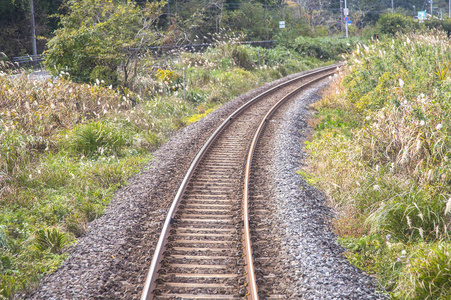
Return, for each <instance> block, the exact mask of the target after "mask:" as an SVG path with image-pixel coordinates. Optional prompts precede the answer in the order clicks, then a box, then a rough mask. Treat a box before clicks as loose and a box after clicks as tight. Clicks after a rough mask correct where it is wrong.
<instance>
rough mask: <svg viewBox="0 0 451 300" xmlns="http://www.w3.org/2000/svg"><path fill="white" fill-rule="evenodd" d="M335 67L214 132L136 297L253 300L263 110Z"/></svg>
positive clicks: (269, 97)
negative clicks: (253, 190) (253, 189)
mask: <svg viewBox="0 0 451 300" xmlns="http://www.w3.org/2000/svg"><path fill="white" fill-rule="evenodd" d="M338 66H339V65H333V66H328V67H324V68H319V69H315V70H312V71H311V72H309V73H307V74H303V75H302V76H299V77H297V78H295V79H292V80H290V81H288V82H285V83H283V84H280V85H278V86H276V87H274V88H272V89H270V90H268V91H266V92H265V93H262V94H260V95H259V96H257V97H255V98H253V99H251V100H250V101H249V102H247V103H246V104H244V105H243V106H242V107H241V108H239V109H238V110H237V111H235V112H234V113H233V114H232V115H230V116H229V117H228V118H227V119H226V120H225V121H224V122H223V123H222V125H221V126H220V127H219V128H218V129H217V130H216V131H215V133H214V134H213V135H212V136H211V137H210V139H209V140H208V141H207V142H206V143H205V145H204V147H203V148H202V149H201V151H200V152H199V153H198V155H197V156H196V158H195V159H194V160H193V162H192V164H191V166H190V168H189V170H188V172H187V174H186V176H185V178H184V180H183V182H182V184H181V186H180V188H179V190H178V192H177V195H176V197H175V199H174V201H173V204H172V206H171V209H170V211H169V213H168V216H167V218H166V222H165V224H164V227H163V230H162V233H161V236H160V239H159V241H158V245H157V248H156V250H155V253H154V256H153V259H152V264H151V267H150V269H149V273H148V276H147V279H146V283H145V286H144V290H143V293H142V297H141V299H143V300H144V299H146V300H147V299H177V298H183V299H235V298H243V297H248V298H249V299H258V298H259V295H258V288H257V279H258V278H257V277H258V274H255V271H254V267H253V260H254V259H253V255H252V242H251V236H250V225H249V218H250V217H249V215H248V204H247V202H248V200H247V198H248V189H249V177H250V170H251V163H252V156H253V154H252V153H253V152H254V149H255V145H256V143H257V142H258V137H259V136H260V134H261V131H262V130H263V128H264V126H265V123H266V121H267V120H268V119H269V116H270V114H272V113H271V112H268V111H275V110H276V109H277V107H278V106H279V105H280V104H281V103H283V101H285V100H286V99H288V98H289V97H290V96H291V95H292V94H295V93H296V92H297V91H298V90H300V89H301V88H302V87H304V86H306V85H308V84H310V83H312V82H315V81H318V80H320V79H322V78H325V77H327V76H329V75H331V74H333V73H334V72H335V69H336V68H337V67H338ZM281 99H282V100H281ZM257 104H258V105H257ZM257 128H260V129H257ZM251 141H253V142H251ZM249 148H250V152H249V151H248V150H249ZM245 161H247V164H246V165H247V166H246V167H245V166H244V162H245ZM243 178H244V179H245V180H244V181H243ZM242 200H243V201H242ZM269 298H274V299H277V298H279V297H278V295H277V294H274V295H269Z"/></svg>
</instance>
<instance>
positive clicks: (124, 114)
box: [0, 44, 330, 299]
mask: <svg viewBox="0 0 451 300" xmlns="http://www.w3.org/2000/svg"><path fill="white" fill-rule="evenodd" d="M328 63H330V62H327V61H324V60H319V59H316V58H308V59H305V58H303V57H302V56H301V55H300V54H298V53H296V52H294V51H291V50H288V49H284V48H275V49H262V48H253V47H250V46H243V45H237V44H235V45H231V44H218V45H217V46H216V47H214V48H209V49H208V50H207V51H205V52H203V53H185V52H182V53H178V56H177V57H176V59H174V56H171V57H163V58H160V59H156V58H154V57H152V56H150V55H147V56H146V55H143V58H142V60H140V62H139V64H138V67H137V75H136V78H135V79H136V80H135V81H134V83H133V85H132V86H129V87H128V88H125V87H121V86H119V87H117V88H113V87H111V86H106V85H105V84H104V83H102V82H101V81H98V80H96V82H95V83H92V84H77V83H73V82H71V80H70V74H68V73H67V72H66V71H62V72H61V74H60V77H59V78H58V79H55V80H53V79H52V80H51V79H48V80H44V81H32V80H29V79H26V78H24V79H20V80H18V79H15V78H14V77H9V76H5V75H6V74H4V73H3V74H0V140H1V141H2V142H1V143H0V299H3V298H5V299H12V298H13V297H14V294H15V293H16V292H17V291H26V290H28V289H32V288H33V287H34V286H35V285H36V284H37V283H38V282H39V279H40V278H41V277H42V276H43V275H44V274H47V273H49V272H52V271H53V270H55V269H56V268H57V267H58V266H59V265H60V264H61V262H62V261H63V260H64V259H65V258H66V254H65V250H66V249H67V247H68V245H71V244H73V243H76V242H77V238H79V237H81V236H83V235H84V234H85V233H86V230H87V224H88V222H90V221H92V220H94V219H95V218H98V217H99V216H100V215H102V213H103V211H104V210H105V207H106V205H107V204H108V203H109V201H110V200H111V198H112V197H113V195H114V193H115V191H116V190H117V189H118V188H120V187H121V186H124V185H125V184H127V179H128V178H129V177H130V176H131V175H132V174H134V173H136V172H139V170H140V169H141V168H142V167H143V166H144V165H145V164H146V163H147V162H149V160H151V159H152V151H153V150H154V149H156V148H157V147H159V146H160V145H161V144H162V143H163V142H164V141H165V140H166V139H167V138H168V137H169V136H171V135H172V134H174V132H176V131H177V130H178V129H179V128H181V127H183V126H186V125H188V124H191V123H193V122H196V121H198V120H200V119H201V118H203V117H204V116H205V115H206V114H208V113H209V112H211V111H213V110H214V109H216V108H217V107H219V106H220V105H221V104H222V103H225V102H227V101H229V100H230V99H232V98H234V97H236V96H239V95H241V94H242V93H244V92H247V91H249V90H251V89H253V88H255V87H256V86H259V85H262V84H264V83H265V82H269V81H273V80H275V79H278V78H280V77H282V76H285V75H287V74H290V73H293V72H299V71H304V70H307V69H310V68H313V67H316V66H320V65H325V64H328ZM6 66H7V64H6V63H4V64H2V69H0V71H3V72H5V68H6ZM184 72H185V81H184V80H183V73H184ZM184 87H185V88H186V91H185V92H184Z"/></svg>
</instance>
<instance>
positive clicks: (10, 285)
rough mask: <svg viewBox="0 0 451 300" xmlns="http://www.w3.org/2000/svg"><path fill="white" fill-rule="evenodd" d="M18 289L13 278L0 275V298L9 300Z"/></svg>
mask: <svg viewBox="0 0 451 300" xmlns="http://www.w3.org/2000/svg"><path fill="white" fill-rule="evenodd" d="M18 289H19V284H18V282H16V280H15V279H14V277H12V276H8V275H3V274H0V296H3V297H2V298H4V299H11V298H13V297H14V294H15V293H16V291H17V290H18Z"/></svg>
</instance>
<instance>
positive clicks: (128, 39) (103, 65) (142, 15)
mask: <svg viewBox="0 0 451 300" xmlns="http://www.w3.org/2000/svg"><path fill="white" fill-rule="evenodd" d="M161 7H162V4H161V3H158V2H153V3H150V2H147V3H145V4H144V5H143V6H138V5H137V4H135V3H132V2H122V3H114V2H112V1H108V0H81V1H75V0H74V1H70V2H69V3H68V4H67V10H68V13H67V14H65V15H63V16H62V17H61V26H62V27H61V28H60V29H58V30H56V32H55V36H54V37H53V38H52V39H51V40H50V41H49V43H48V47H49V50H48V51H47V52H46V53H47V56H46V65H47V67H49V68H50V69H54V70H56V71H60V70H64V69H65V68H67V69H68V70H70V74H71V77H72V79H73V80H75V81H78V82H89V81H95V80H96V79H99V80H104V81H105V84H107V85H110V84H113V85H115V84H116V83H117V78H118V67H120V69H121V70H122V72H123V74H124V76H123V77H124V81H125V82H124V84H125V85H127V82H128V79H129V76H130V73H131V70H132V69H133V68H132V64H131V62H132V61H133V57H135V56H136V55H138V53H139V51H140V49H141V47H142V46H143V45H149V44H153V43H156V41H157V40H158V39H159V36H158V33H157V32H156V30H155V29H154V23H155V21H156V20H157V18H158V16H159V15H160V10H161Z"/></svg>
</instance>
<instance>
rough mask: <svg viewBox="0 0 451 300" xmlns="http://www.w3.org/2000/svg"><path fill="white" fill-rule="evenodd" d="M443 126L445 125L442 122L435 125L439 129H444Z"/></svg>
mask: <svg viewBox="0 0 451 300" xmlns="http://www.w3.org/2000/svg"><path fill="white" fill-rule="evenodd" d="M442 128H443V125H442V124H437V126H435V129H437V130H440V129H442Z"/></svg>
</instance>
